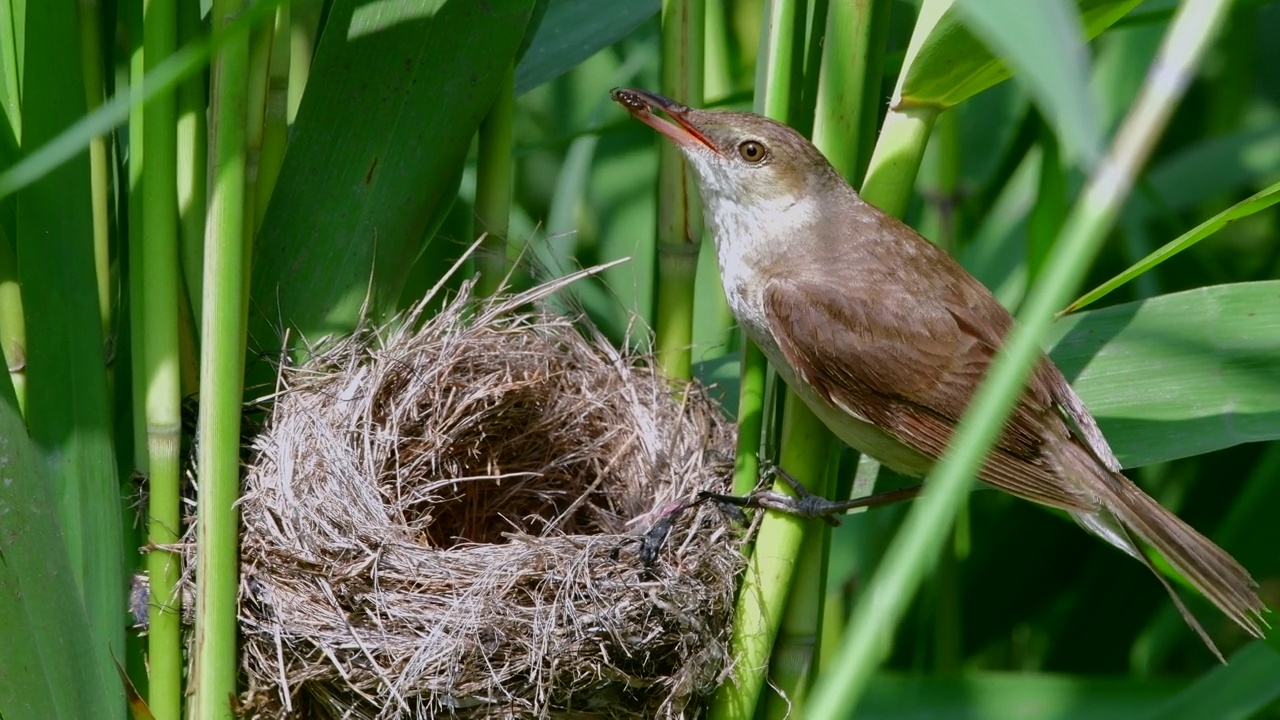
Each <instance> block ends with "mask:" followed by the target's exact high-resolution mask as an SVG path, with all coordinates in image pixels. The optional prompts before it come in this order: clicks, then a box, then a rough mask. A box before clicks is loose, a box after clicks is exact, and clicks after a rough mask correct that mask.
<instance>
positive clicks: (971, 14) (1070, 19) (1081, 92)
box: [955, 0, 1102, 167]
mask: <svg viewBox="0 0 1280 720" xmlns="http://www.w3.org/2000/svg"><path fill="white" fill-rule="evenodd" d="M955 7H956V9H957V10H958V11H959V13H960V15H961V17H963V18H964V19H965V21H966V24H967V25H968V27H969V28H970V29H972V30H973V31H974V32H975V33H976V34H977V35H978V36H979V37H981V38H982V40H984V41H985V43H986V45H987V46H988V47H990V48H992V49H994V50H995V51H996V53H997V54H999V55H1000V56H1001V57H1002V58H1003V59H1004V60H1005V62H1006V63H1007V64H1008V66H1009V67H1011V68H1012V69H1013V71H1014V75H1016V76H1018V77H1019V78H1022V79H1023V80H1024V81H1025V83H1026V84H1027V87H1028V89H1029V90H1030V91H1031V96H1032V97H1034V98H1035V100H1036V104H1037V105H1039V107H1040V110H1041V113H1042V114H1043V115H1044V117H1045V118H1046V119H1047V120H1048V122H1049V123H1050V124H1051V125H1053V126H1054V128H1055V129H1056V131H1057V134H1058V137H1060V138H1062V141H1063V146H1064V147H1065V149H1066V150H1067V156H1068V157H1069V158H1072V159H1074V160H1077V161H1082V164H1083V165H1084V166H1085V167H1090V166H1092V165H1093V164H1094V163H1095V162H1096V161H1097V159H1098V158H1099V157H1100V156H1101V155H1102V123H1101V121H1100V120H1099V116H1098V110H1097V107H1096V104H1095V103H1094V101H1093V97H1092V96H1091V95H1090V93H1089V74H1090V73H1089V54H1088V50H1087V46H1086V45H1085V42H1084V30H1083V28H1082V27H1081V24H1080V18H1079V16H1078V15H1077V14H1076V12H1075V8H1074V7H1073V4H1072V3H1070V2H1069V0H1039V1H1038V2H1030V3H1029V2H1026V0H956V4H955Z"/></svg>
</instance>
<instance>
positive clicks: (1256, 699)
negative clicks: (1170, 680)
mask: <svg viewBox="0 0 1280 720" xmlns="http://www.w3.org/2000/svg"><path fill="white" fill-rule="evenodd" d="M1276 698H1280V653H1277V652H1276V651H1275V650H1274V649H1272V648H1271V647H1270V646H1268V645H1267V644H1266V643H1262V642H1255V643H1252V644H1250V645H1248V646H1247V647H1245V648H1244V649H1243V650H1241V651H1240V652H1238V653H1236V654H1235V655H1234V656H1232V658H1231V661H1230V662H1229V663H1227V664H1226V665H1222V666H1220V667H1215V668H1213V669H1212V670H1210V671H1209V672H1207V673H1205V674H1204V675H1202V676H1201V677H1200V679H1199V680H1197V681H1196V682H1194V683H1193V684H1191V685H1190V686H1189V687H1187V688H1186V689H1185V690H1183V691H1182V692H1180V693H1178V694H1177V695H1175V696H1173V697H1171V698H1169V700H1168V701H1167V702H1165V703H1163V704H1161V705H1160V706H1159V707H1158V708H1156V709H1154V710H1152V711H1150V712H1148V713H1146V714H1144V715H1141V716H1137V715H1135V716H1134V717H1144V718H1149V719H1150V720H1200V719H1201V718H1210V717H1211V718H1214V720H1235V719H1236V718H1240V720H1244V718H1251V717H1257V716H1258V713H1259V712H1261V711H1262V710H1263V709H1264V708H1266V707H1267V706H1268V705H1269V704H1271V703H1273V702H1275V700H1276Z"/></svg>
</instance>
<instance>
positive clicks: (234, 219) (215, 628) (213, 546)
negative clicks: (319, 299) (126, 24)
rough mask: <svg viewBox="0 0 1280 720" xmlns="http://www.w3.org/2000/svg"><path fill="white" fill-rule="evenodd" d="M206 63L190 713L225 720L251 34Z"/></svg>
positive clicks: (219, 22)
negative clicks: (205, 210)
mask: <svg viewBox="0 0 1280 720" xmlns="http://www.w3.org/2000/svg"><path fill="white" fill-rule="evenodd" d="M245 5H246V4H245V2H244V0H214V4H213V27H214V32H215V34H216V33H218V32H220V31H224V30H227V29H228V27H229V26H230V24H231V23H232V21H233V20H234V19H235V18H236V17H237V16H238V15H240V14H241V13H242V12H244V10H245ZM230 32H231V34H230V36H229V37H228V38H227V40H226V42H225V44H224V45H223V46H222V47H221V48H219V50H218V52H217V55H216V57H215V59H214V62H213V69H212V81H211V95H212V103H213V104H212V108H211V113H210V117H211V118H212V119H211V123H212V133H211V134H212V136H213V147H212V148H211V149H210V152H211V156H212V158H213V176H212V177H213V188H212V194H211V195H210V200H209V216H208V230H207V235H206V240H205V260H204V272H205V282H204V287H205V291H206V293H207V297H206V298H205V302H204V316H203V322H202V326H201V338H202V342H203V346H202V351H203V357H204V362H203V363H202V364H201V366H200V388H201V402H200V423H199V427H200V429H199V433H200V439H199V444H198V447H199V450H198V458H197V459H198V462H199V468H200V497H199V504H198V506H197V555H196V561H197V567H196V627H195V651H194V657H193V660H192V663H193V668H194V669H193V672H192V682H191V690H192V699H191V711H192V715H193V717H198V718H231V717H232V707H231V703H230V701H229V698H231V697H233V696H234V695H235V694H236V676H237V669H238V665H237V662H236V584H237V575H238V570H239V568H238V557H237V548H238V537H237V530H238V527H237V519H238V514H237V511H236V508H235V502H236V500H237V499H238V496H239V488H240V404H241V394H242V392H243V385H244V343H245V327H246V318H245V314H246V313H245V304H244V299H245V295H246V293H247V291H248V278H247V277H246V274H247V273H246V267H247V257H246V255H247V254H246V250H247V247H248V243H249V239H248V238H247V237H246V236H245V228H246V224H247V220H246V218H247V212H246V207H245V163H246V157H245V156H246V152H247V150H246V138H245V126H246V121H247V116H248V98H247V97H246V95H247V90H248V88H247V87H246V82H247V77H248V73H249V34H248V32H247V30H246V29H245V28H244V27H243V26H241V27H240V28H238V29H236V30H232V31H230Z"/></svg>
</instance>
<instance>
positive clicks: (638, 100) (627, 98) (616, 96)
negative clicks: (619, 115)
mask: <svg viewBox="0 0 1280 720" xmlns="http://www.w3.org/2000/svg"><path fill="white" fill-rule="evenodd" d="M609 96H610V97H612V98H613V101H614V102H616V103H619V104H620V105H623V106H625V107H626V108H627V110H630V111H631V112H633V113H641V112H649V103H648V102H647V101H646V100H645V99H644V98H643V97H641V96H640V94H639V93H637V92H633V91H631V90H626V89H623V88H614V89H613V91H612V92H610V93H609Z"/></svg>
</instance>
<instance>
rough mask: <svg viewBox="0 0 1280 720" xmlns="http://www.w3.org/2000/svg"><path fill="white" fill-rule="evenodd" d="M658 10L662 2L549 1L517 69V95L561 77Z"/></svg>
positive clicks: (636, 0)
mask: <svg viewBox="0 0 1280 720" xmlns="http://www.w3.org/2000/svg"><path fill="white" fill-rule="evenodd" d="M661 8H662V2H661V0H628V2H623V3H608V2H600V1H599V0H551V3H550V4H549V5H548V6H547V14H546V16H545V17H543V18H542V24H541V25H539V26H538V31H537V32H536V33H535V34H534V36H533V42H532V44H530V45H529V50H528V52H526V53H525V54H524V57H523V58H522V59H521V60H520V64H519V65H517V66H516V96H517V97H518V96H520V95H523V94H524V93H527V92H529V91H530V90H532V89H534V88H536V87H538V86H539V85H541V84H543V83H546V82H550V81H552V80H555V79H556V78H558V77H560V76H561V75H563V74H564V73H566V72H568V71H569V70H570V69H571V68H573V67H574V66H576V65H577V64H578V63H580V62H582V61H583V60H586V59H587V58H589V57H591V56H592V55H594V54H596V53H597V52H599V51H600V50H601V49H603V48H606V47H608V46H610V45H612V44H613V43H615V42H617V41H618V40H620V39H622V38H623V37H625V36H626V35H628V34H629V33H630V32H631V31H632V30H634V29H636V26H638V25H640V23H642V22H644V21H645V20H648V19H649V18H651V17H653V16H654V15H656V14H657V13H658V10H660V9H661Z"/></svg>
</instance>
